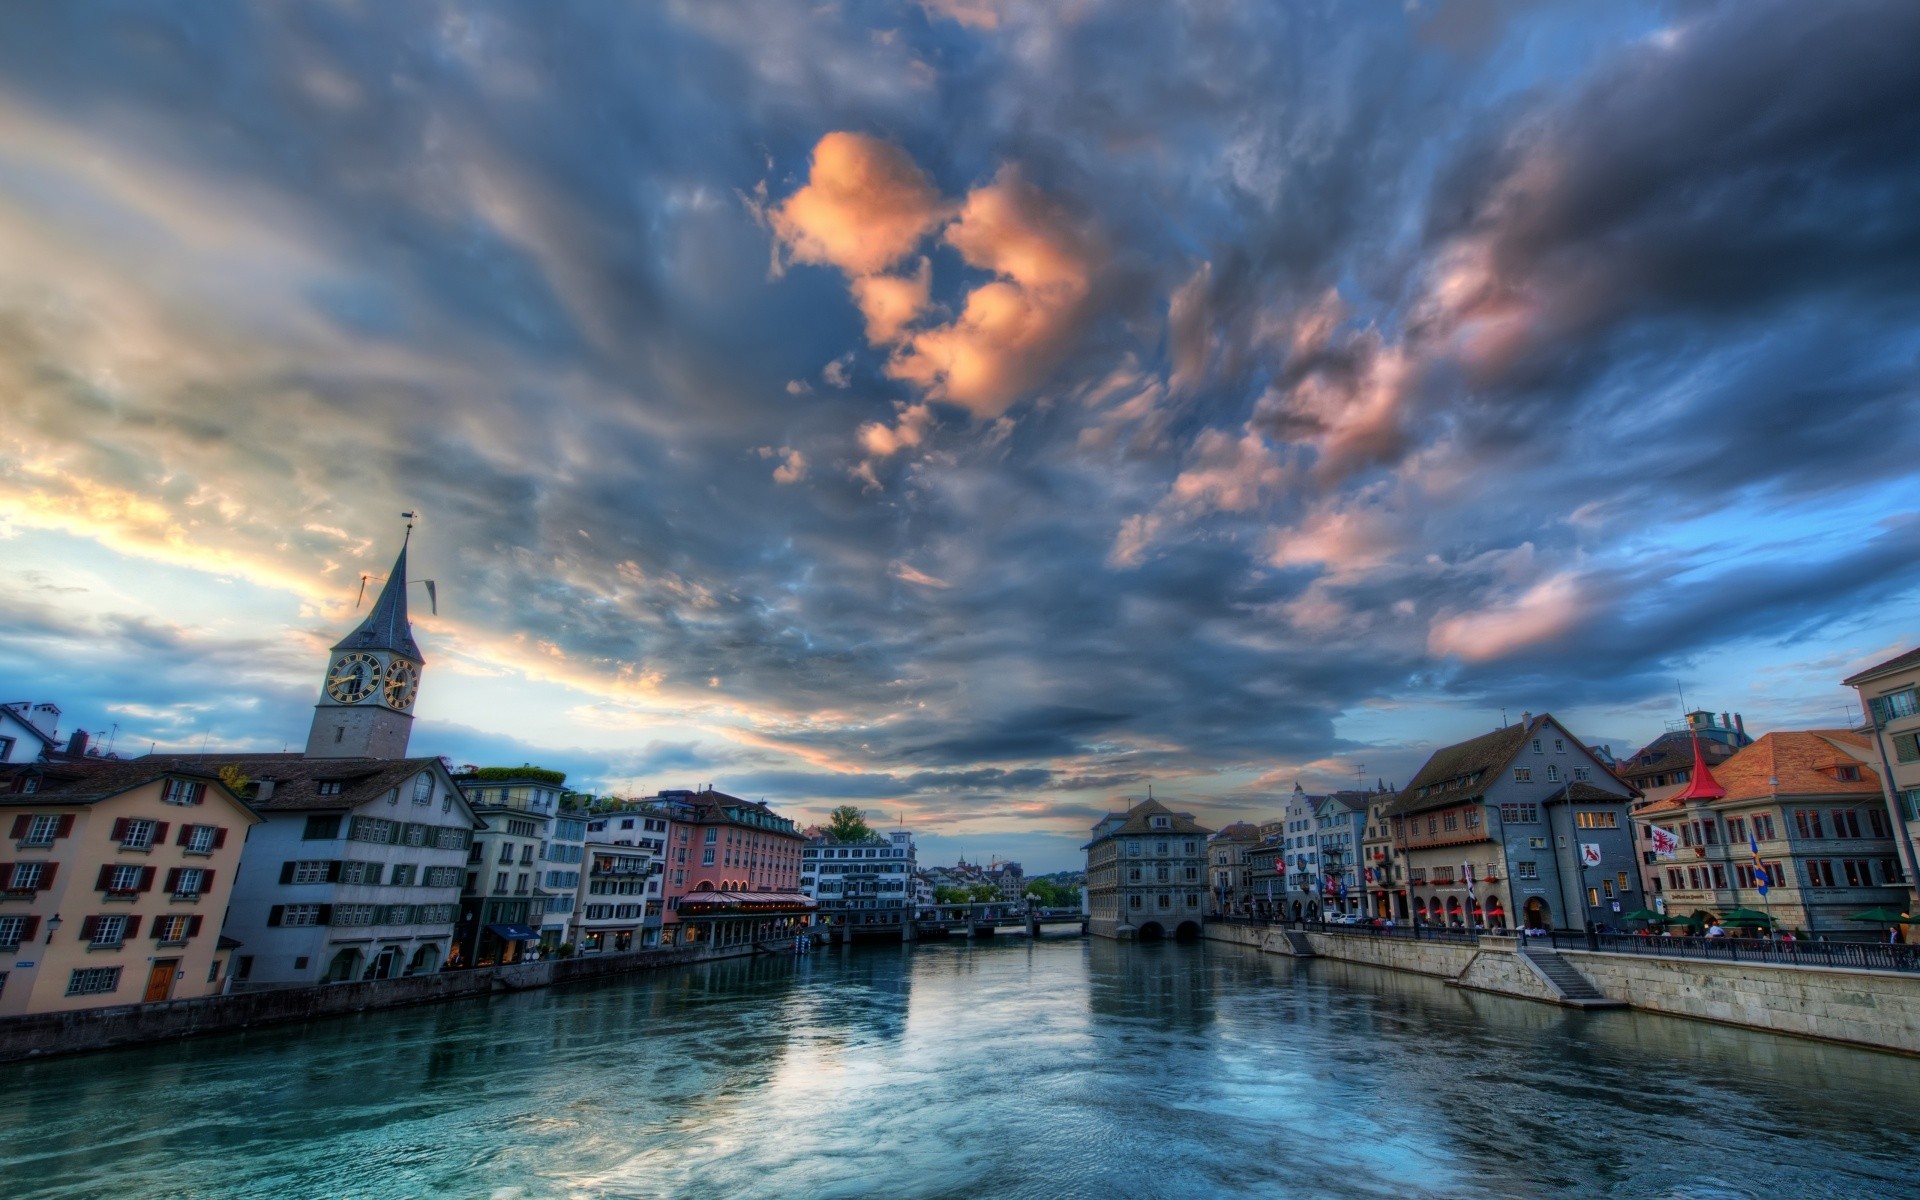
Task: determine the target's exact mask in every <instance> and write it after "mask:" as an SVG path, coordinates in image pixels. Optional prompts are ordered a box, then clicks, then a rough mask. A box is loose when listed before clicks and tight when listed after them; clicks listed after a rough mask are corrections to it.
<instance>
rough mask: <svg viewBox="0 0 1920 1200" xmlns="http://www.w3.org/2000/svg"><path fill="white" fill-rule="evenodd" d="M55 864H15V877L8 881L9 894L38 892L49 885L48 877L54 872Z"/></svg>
mask: <svg viewBox="0 0 1920 1200" xmlns="http://www.w3.org/2000/svg"><path fill="white" fill-rule="evenodd" d="M54 865H55V864H53V863H37V862H23V863H14V864H13V877H12V878H10V879H8V880H7V881H6V882H7V890H8V891H9V892H37V891H39V890H40V889H41V888H43V887H45V886H46V885H47V877H48V876H49V875H51V874H52V873H53V872H52V870H51V869H50V868H52V867H53V866H54Z"/></svg>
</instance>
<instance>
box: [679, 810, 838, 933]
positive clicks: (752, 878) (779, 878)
mask: <svg viewBox="0 0 1920 1200" xmlns="http://www.w3.org/2000/svg"><path fill="white" fill-rule="evenodd" d="M641 811H642V812H644V813H645V814H647V815H649V816H652V817H655V818H665V819H666V821H667V833H666V849H665V852H664V853H663V855H662V859H663V863H662V867H661V880H662V882H661V894H662V898H663V901H664V903H663V906H662V907H663V910H664V911H663V912H662V913H661V936H660V942H661V944H662V945H668V946H671V945H676V944H678V943H679V941H680V935H679V932H678V927H679V926H680V924H681V920H680V906H681V902H682V901H683V900H684V899H685V898H686V897H687V896H689V895H692V894H694V893H696V892H783V893H785V892H790V893H795V894H796V895H797V893H798V892H799V890H800V858H801V852H802V850H803V848H804V847H805V845H806V839H805V838H804V837H803V836H802V835H801V833H800V828H799V826H797V825H795V824H794V823H793V822H792V821H790V820H788V819H787V818H786V817H783V816H781V815H780V814H779V813H776V812H774V811H773V810H772V809H771V808H768V807H767V805H766V803H765V802H764V801H759V800H742V799H741V798H740V797H738V796H729V795H727V794H726V793H725V792H716V791H714V790H713V789H711V788H709V789H707V790H706V791H702V792H690V791H670V792H661V793H660V794H659V795H657V796H653V797H651V798H650V800H649V802H648V803H647V804H645V805H644V806H642V808H641Z"/></svg>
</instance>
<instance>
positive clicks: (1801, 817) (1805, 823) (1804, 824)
mask: <svg viewBox="0 0 1920 1200" xmlns="http://www.w3.org/2000/svg"><path fill="white" fill-rule="evenodd" d="M1793 827H1794V829H1795V830H1796V831H1797V832H1798V833H1799V834H1800V836H1801V837H1802V838H1805V839H1807V840H1809V841H1813V840H1817V839H1820V838H1824V837H1826V836H1827V834H1826V831H1825V830H1824V829H1822V828H1821V827H1820V810H1819V809H1817V808H1796V809H1794V810H1793Z"/></svg>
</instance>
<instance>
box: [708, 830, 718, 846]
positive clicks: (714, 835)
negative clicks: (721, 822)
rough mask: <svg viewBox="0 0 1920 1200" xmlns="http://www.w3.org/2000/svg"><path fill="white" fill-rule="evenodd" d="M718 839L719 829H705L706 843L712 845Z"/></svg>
mask: <svg viewBox="0 0 1920 1200" xmlns="http://www.w3.org/2000/svg"><path fill="white" fill-rule="evenodd" d="M719 840H720V831H719V830H718V829H709V830H707V845H709V846H712V845H714V844H716V843H718V842H719Z"/></svg>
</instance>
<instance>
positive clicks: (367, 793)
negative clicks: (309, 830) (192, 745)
mask: <svg viewBox="0 0 1920 1200" xmlns="http://www.w3.org/2000/svg"><path fill="white" fill-rule="evenodd" d="M135 761H136V762H156V761H158V762H169V763H173V764H179V765H182V766H183V767H185V766H195V765H197V766H199V767H201V768H202V769H212V770H214V771H218V770H219V769H220V768H221V767H223V766H227V765H229V764H231V765H232V766H234V767H236V768H238V769H239V770H240V772H241V773H242V774H244V775H246V776H247V778H248V779H250V780H252V781H253V787H252V788H251V791H252V792H253V796H252V797H250V798H249V799H248V801H247V803H248V804H249V805H251V806H252V807H253V808H254V809H255V810H256V811H259V812H346V811H348V810H350V809H355V808H358V807H360V806H361V805H362V804H365V803H366V802H367V801H369V800H375V799H379V798H381V797H383V796H385V795H386V794H387V792H388V791H389V790H391V789H394V788H398V789H400V793H401V795H402V796H406V795H408V792H407V788H408V786H409V784H410V783H411V781H412V779H413V777H414V776H416V775H418V774H419V773H420V772H422V771H434V772H437V773H438V774H439V775H440V776H441V777H442V781H443V782H445V783H446V784H447V785H448V786H449V787H450V788H451V789H452V792H453V796H454V800H455V801H456V802H457V803H458V804H459V805H460V808H461V810H462V811H464V812H465V813H467V815H468V816H472V814H473V808H472V806H471V805H469V804H468V803H467V800H466V797H465V796H464V795H462V794H461V792H460V789H459V787H458V786H456V785H454V784H453V782H452V779H451V777H450V776H448V775H447V769H446V765H445V764H444V763H442V762H441V761H440V760H439V759H437V758H308V757H307V756H306V755H304V754H212V755H207V756H205V757H196V758H185V759H182V758H175V759H167V758H146V759H136V760H135ZM269 780H270V781H272V784H273V786H272V788H271V789H268V788H265V787H262V786H261V785H262V784H264V783H266V782H267V781H269ZM322 784H339V785H340V789H339V791H337V792H330V793H327V794H322V792H321V785H322ZM263 791H265V792H267V793H268V794H267V795H266V796H264V797H263V796H261V795H260V793H261V792H263Z"/></svg>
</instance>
